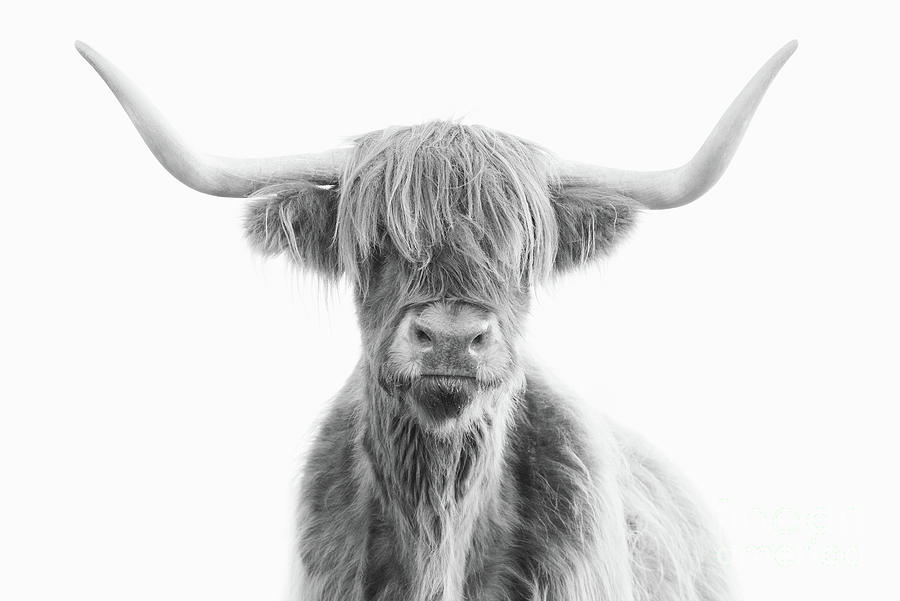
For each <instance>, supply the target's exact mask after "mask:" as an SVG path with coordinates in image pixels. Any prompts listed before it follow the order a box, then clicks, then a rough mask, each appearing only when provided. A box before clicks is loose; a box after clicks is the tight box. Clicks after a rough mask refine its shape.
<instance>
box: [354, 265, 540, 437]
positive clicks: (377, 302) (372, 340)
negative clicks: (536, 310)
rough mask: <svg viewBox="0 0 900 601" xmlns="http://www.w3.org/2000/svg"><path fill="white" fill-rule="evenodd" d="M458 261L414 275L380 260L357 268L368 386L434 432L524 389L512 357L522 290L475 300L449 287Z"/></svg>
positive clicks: (466, 290) (474, 293) (476, 294)
mask: <svg viewBox="0 0 900 601" xmlns="http://www.w3.org/2000/svg"><path fill="white" fill-rule="evenodd" d="M461 259H464V258H463V257H458V256H451V257H443V258H438V259H435V260H434V261H433V262H432V263H431V264H429V266H428V267H427V268H426V269H425V270H420V268H419V267H417V266H415V265H413V264H411V263H409V262H408V261H406V260H404V259H401V258H399V257H398V256H396V254H395V253H393V252H386V253H384V254H380V255H379V256H378V257H377V258H373V259H372V260H371V261H370V263H369V264H368V265H366V266H365V267H364V274H363V275H364V278H365V282H366V283H365V285H364V286H365V287H364V288H363V287H362V286H360V287H358V288H357V307H358V315H359V322H360V327H361V329H362V338H363V346H364V349H365V350H364V352H365V353H366V355H367V359H368V361H367V363H368V365H369V369H370V371H371V374H372V376H374V378H373V381H374V382H375V383H377V386H379V387H380V388H381V389H382V391H384V392H386V393H387V395H388V396H389V397H391V398H392V399H394V400H395V401H396V402H397V403H398V404H399V405H400V409H401V410H403V411H409V412H411V414H412V415H413V416H414V417H415V418H416V419H417V420H418V421H419V422H420V423H421V424H422V425H424V426H425V427H426V428H428V429H430V430H434V431H449V430H453V429H455V428H461V427H465V425H466V424H468V423H470V422H472V421H473V420H476V419H479V418H481V417H484V416H489V415H492V414H493V413H494V412H495V411H496V410H497V409H498V406H497V404H498V403H501V402H506V401H507V400H508V399H510V398H511V397H512V395H513V394H514V393H515V392H517V391H518V390H519V389H521V387H522V385H523V383H524V381H523V379H522V371H521V368H520V367H519V356H518V355H519V333H520V332H521V331H522V325H523V321H524V319H525V317H526V312H527V308H528V301H529V294H528V286H527V285H525V284H524V283H523V284H520V285H512V284H510V285H507V286H502V287H501V286H498V287H497V289H495V290H492V291H491V293H490V294H482V293H480V291H479V290H477V289H475V288H474V287H472V286H467V285H466V283H465V282H455V281H453V280H454V277H453V275H451V274H452V273H453V272H454V271H455V269H456V268H457V267H458V265H459V263H461V262H464V261H461Z"/></svg>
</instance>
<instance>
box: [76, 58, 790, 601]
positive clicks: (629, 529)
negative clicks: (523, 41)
mask: <svg viewBox="0 0 900 601" xmlns="http://www.w3.org/2000/svg"><path fill="white" fill-rule="evenodd" d="M77 46H78V50H79V51H80V52H81V53H82V54H83V55H84V57H85V58H86V59H87V60H88V61H89V62H90V64H91V65H92V66H93V67H94V68H95V69H96V70H97V71H98V72H99V74H100V75H101V76H102V77H103V79H104V80H105V81H106V82H107V84H108V85H109V86H110V88H111V89H112V91H113V92H114V93H115V95H116V96H117V98H118V99H119V101H120V102H121V104H122V105H123V106H124V108H125V110H126V111H127V112H128V115H129V116H130V117H131V119H132V121H133V122H134V124H135V125H136V126H137V128H138V130H139V131H140V133H141V135H142V136H143V138H144V140H145V141H146V143H147V144H148V145H149V147H150V149H151V150H152V151H153V153H154V154H155V155H156V157H157V158H158V159H159V160H160V162H161V163H162V164H163V165H164V166H165V167H166V168H167V169H168V170H169V171H170V172H171V173H172V174H173V175H174V176H175V177H177V178H178V179H179V180H181V181H182V182H184V183H185V184H187V185H189V186H191V187H193V188H195V189H197V190H199V191H201V192H206V193H209V194H215V195H219V196H232V197H249V198H251V204H250V206H249V211H248V213H247V218H246V232H247V237H248V238H249V241H250V243H251V244H252V245H253V247H255V248H256V249H258V250H259V251H260V252H262V253H263V254H266V255H278V254H282V253H284V254H286V255H287V256H288V257H290V259H292V260H293V261H294V262H296V263H297V264H298V265H300V266H302V267H304V268H306V269H310V270H313V271H315V272H317V273H319V274H321V275H322V276H323V277H325V278H327V279H329V280H338V279H340V278H346V279H347V280H349V281H350V282H351V283H352V285H353V289H354V291H355V300H356V305H357V309H358V316H359V325H360V328H361V330H362V340H363V353H362V356H361V357H360V360H359V362H358V364H357V367H356V369H355V370H354V372H353V373H352V375H351V376H350V378H349V379H348V381H347V383H346V385H345V386H344V388H343V389H342V390H341V391H340V392H339V393H338V395H337V397H336V398H335V399H334V401H333V404H332V406H331V409H330V411H329V413H328V415H327V417H326V418H325V421H324V422H323V423H322V425H321V427H320V428H319V430H318V434H317V436H316V439H315V441H314V443H313V445H312V449H311V451H310V454H309V456H308V458H307V459H306V465H305V468H304V472H303V482H302V487H301V496H300V501H299V508H300V512H299V513H300V516H299V522H298V557H299V562H298V565H299V567H298V571H299V574H298V576H299V579H300V587H299V592H300V596H301V598H302V599H306V600H310V601H313V600H315V601H326V600H329V601H353V600H364V599H365V600H379V601H403V600H410V601H439V600H440V601H451V600H462V599H466V600H469V601H500V600H509V601H518V600H548V601H550V600H559V601H588V600H590V601H597V600H605V601H631V600H646V601H650V600H672V601H674V600H683V601H684V600H686V601H690V600H698V601H699V600H719V599H725V598H728V597H729V591H728V584H727V577H726V574H725V572H726V570H725V568H724V566H723V562H722V561H721V558H720V557H719V555H718V552H719V546H718V543H717V541H716V537H715V536H714V534H713V530H712V529H711V528H710V526H709V524H708V522H707V520H706V519H705V518H704V517H703V515H702V512H701V511H700V509H698V504H697V502H696V501H695V499H694V498H692V495H691V494H690V493H689V492H688V491H687V489H686V487H685V485H684V484H683V482H682V481H681V480H680V479H679V478H678V477H676V476H675V475H674V473H673V471H672V470H671V469H670V468H669V467H667V466H666V465H665V464H664V463H663V462H662V461H661V460H660V459H659V458H658V457H657V455H656V454H655V453H654V452H653V451H652V450H651V449H649V448H648V447H647V446H646V445H645V444H643V443H642V442H640V441H639V440H637V439H636V438H635V437H634V436H632V435H629V434H628V433H626V432H625V431H624V430H623V429H622V428H620V427H618V426H613V425H611V424H609V423H607V422H604V423H603V424H600V425H597V426H596V427H594V428H587V427H586V426H585V425H584V421H583V420H582V418H581V417H579V414H578V411H577V410H576V409H575V407H574V405H573V403H572V402H571V400H570V399H569V398H567V397H566V395H564V394H563V393H561V392H559V391H558V390H556V389H555V388H554V387H553V386H551V385H549V384H548V383H547V380H546V379H545V377H544V376H542V375H541V372H540V370H539V369H538V368H537V367H536V366H534V365H532V364H530V363H529V362H528V361H527V360H526V359H524V358H523V354H522V344H521V343H522V341H521V340H520V332H522V327H523V322H524V320H525V319H526V316H527V313H528V308H529V303H530V299H531V296H532V291H533V290H534V288H535V286H538V285H539V284H540V283H541V282H542V281H545V280H546V279H547V278H548V277H551V276H553V275H556V274H560V273H563V272H566V271H568V270H571V269H573V268H576V267H578V266H582V265H585V264H589V263H591V262H592V261H594V260H596V259H597V258H598V257H601V256H604V255H606V254H607V253H609V251H610V250H611V249H612V248H613V247H614V246H615V245H616V244H617V243H618V242H619V241H620V240H621V239H622V238H623V236H625V235H626V234H627V233H628V232H629V230H630V229H631V228H632V226H633V225H634V223H635V220H636V217H637V215H638V213H639V211H640V210H641V209H645V208H649V209H660V208H669V207H674V206H678V205H681V204H685V203H687V202H690V201H692V200H694V199H695V198H697V197H699V196H700V195H701V194H703V193H704V192H705V191H706V190H708V189H709V187H710V186H712V185H713V184H714V183H715V182H716V180H717V179H718V178H719V177H720V175H721V174H722V172H723V171H724V169H725V167H726V166H727V164H728V162H729V161H730V159H731V157H732V155H733V153H734V151H735V150H736V148H737V145H738V143H739V142H740V139H741V137H742V135H743V132H744V130H745V128H746V126H747V124H748V123H749V120H750V118H751V116H752V114H753V112H754V110H755V109H756V106H757V105H758V104H759V102H760V100H761V98H762V96H763V94H764V93H765V91H766V89H767V87H768V85H769V83H770V82H771V81H772V79H773V78H774V76H775V75H776V73H777V72H778V71H779V69H780V68H781V67H782V65H783V64H784V63H785V61H786V60H787V59H788V58H789V57H790V55H791V54H792V53H793V51H794V49H795V47H796V44H795V43H791V44H788V45H787V46H785V47H784V48H782V49H781V50H780V51H779V52H778V53H776V54H775V55H774V56H773V57H772V59H771V60H770V61H769V62H768V63H766V64H765V65H764V66H763V67H762V69H761V70H760V71H759V72H758V73H757V75H756V76H755V77H754V78H753V79H752V80H751V81H750V83H749V84H748V85H747V86H746V88H745V89H744V90H743V91H742V92H741V94H740V95H739V96H738V98H737V99H736V100H735V101H734V103H733V104H732V105H731V106H730V107H729V109H728V110H727V112H726V113H725V115H724V116H723V117H722V119H721V120H720V121H719V123H718V124H717V125H716V127H715V129H714V130H713V132H712V134H711V135H710V136H709V138H708V139H707V140H706V142H705V143H704V144H703V146H702V147H701V149H700V151H699V152H698V153H697V154H696V156H695V157H694V158H693V159H692V160H691V161H690V162H688V163H687V164H685V165H684V166H682V167H680V168H678V169H673V170H670V171H659V172H643V173H642V172H629V171H620V170H613V169H606V168H601V167H594V166H590V165H580V164H574V163H570V162H566V161H562V160H559V159H557V158H555V157H554V156H553V155H551V154H550V153H548V152H545V151H544V150H542V149H541V148H539V147H538V146H536V145H534V144H532V143H529V142H526V141H524V140H522V139H519V138H517V137H515V136H511V135H507V134H504V133H500V132H497V131H494V130H491V129H488V128H484V127H480V126H474V125H464V124H459V123H451V122H446V121H434V122H430V123H425V124H423V125H417V126H412V127H395V128H389V129H385V130H381V131H376V132H373V133H370V134H367V135H363V136H361V137H359V138H357V139H356V140H354V141H353V143H352V145H351V146H350V147H348V148H344V149H339V150H334V151H330V152H326V153H321V154H315V155H301V156H293V157H280V158H275V159H256V160H244V159H232V158H224V157H215V156H210V155H204V154H199V153H196V152H194V151H192V150H191V149H190V148H189V147H188V146H187V145H185V144H184V143H183V142H182V141H181V140H180V139H179V138H178V136H177V135H176V134H175V133H174V132H173V131H172V130H171V129H170V128H169V127H168V126H167V125H166V124H165V122H164V121H163V120H162V118H161V117H160V116H159V115H158V113H157V112H156V111H155V109H154V108H153V107H152V106H151V105H150V104H149V103H148V102H147V101H146V100H145V99H144V98H143V97H142V96H141V95H140V93H139V92H138V91H137V89H136V88H135V87H134V86H133V85H132V84H131V83H130V82H129V81H128V80H127V78H125V77H124V75H122V74H121V73H120V72H119V71H118V70H117V69H116V68H115V67H114V66H112V65H111V64H110V63H109V62H107V61H106V60H105V59H104V58H103V57H101V56H100V55H99V54H97V53H96V52H95V51H93V50H92V49H90V48H89V47H87V46H85V45H83V44H80V43H79V44H78V45H77Z"/></svg>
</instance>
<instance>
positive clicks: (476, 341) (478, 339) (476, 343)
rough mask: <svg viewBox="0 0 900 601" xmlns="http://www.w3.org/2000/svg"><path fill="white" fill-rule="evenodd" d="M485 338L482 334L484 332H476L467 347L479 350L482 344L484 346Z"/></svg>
mask: <svg viewBox="0 0 900 601" xmlns="http://www.w3.org/2000/svg"><path fill="white" fill-rule="evenodd" d="M485 338H486V336H485V335H484V332H482V333H481V334H478V335H477V336H475V338H473V339H472V342H470V343H469V348H470V349H472V350H473V351H477V350H479V349H480V348H481V347H482V346H484V343H485Z"/></svg>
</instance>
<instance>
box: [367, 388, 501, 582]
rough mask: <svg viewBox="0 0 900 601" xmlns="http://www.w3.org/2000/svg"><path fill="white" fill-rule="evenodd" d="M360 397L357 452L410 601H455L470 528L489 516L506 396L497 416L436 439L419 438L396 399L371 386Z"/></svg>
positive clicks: (426, 434)
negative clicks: (391, 537)
mask: <svg viewBox="0 0 900 601" xmlns="http://www.w3.org/2000/svg"><path fill="white" fill-rule="evenodd" d="M368 394H369V395H370V398H369V399H368V401H369V402H368V403H366V409H365V415H364V419H363V422H364V428H363V432H362V435H361V436H362V438H361V446H362V448H363V450H364V452H365V456H366V457H367V459H368V462H369V467H370V469H371V475H372V479H373V481H374V489H375V490H374V491H373V494H374V495H375V497H376V499H375V500H376V503H377V506H378V507H379V508H380V511H381V512H382V513H383V515H384V518H385V519H386V520H387V521H388V522H389V523H390V524H391V525H392V528H391V529H392V531H393V532H394V533H395V537H396V539H397V541H396V542H397V545H398V549H397V551H398V554H399V555H400V556H402V557H403V559H404V562H405V563H406V564H408V568H409V570H408V573H409V574H410V576H411V577H412V578H413V580H415V582H414V583H413V587H414V588H415V589H418V590H417V591H414V592H416V593H417V595H416V596H415V598H421V599H451V598H460V596H461V591H462V586H463V580H464V574H465V561H466V557H467V555H468V550H469V547H470V546H471V544H472V539H473V532H474V530H475V525H476V524H477V523H478V522H479V520H485V519H489V516H490V513H491V512H492V511H495V510H496V500H497V495H498V488H499V485H500V474H501V465H502V461H503V448H504V443H505V439H506V432H507V423H508V419H509V415H510V413H511V411H512V408H513V407H514V406H515V403H514V400H513V398H512V394H511V393H507V394H509V396H510V398H509V399H502V398H497V399H494V400H495V401H496V402H495V405H496V407H497V408H498V409H500V411H498V412H496V413H495V414H492V415H485V416H482V417H481V418H479V419H477V420H475V422H474V423H472V424H471V427H469V428H466V429H465V430H464V431H461V432H453V433H450V434H446V435H442V436H438V435H435V434H433V433H429V432H427V431H425V430H423V429H422V427H421V426H420V425H419V423H418V421H417V420H416V418H415V417H413V416H412V415H411V414H410V412H408V411H407V410H406V409H407V408H405V407H403V405H402V403H403V402H405V401H404V400H403V399H402V398H397V397H393V396H391V395H390V394H388V393H386V392H385V391H384V389H383V388H381V387H380V386H378V385H377V384H374V385H372V386H369V390H368ZM495 394H500V393H495Z"/></svg>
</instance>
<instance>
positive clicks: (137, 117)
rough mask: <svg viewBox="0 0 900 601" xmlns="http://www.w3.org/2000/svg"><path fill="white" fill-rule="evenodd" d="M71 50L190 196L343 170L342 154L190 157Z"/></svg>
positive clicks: (146, 104)
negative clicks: (109, 92)
mask: <svg viewBox="0 0 900 601" xmlns="http://www.w3.org/2000/svg"><path fill="white" fill-rule="evenodd" d="M75 48H76V49H77V50H78V52H79V53H81V56H83V57H84V58H85V60H87V62H88V63H90V65H91V66H92V67H93V68H94V69H95V70H96V71H97V73H99V74H100V77H102V78H103V81H105V82H106V85H108V86H109V89H110V90H112V92H113V94H115V96H116V98H117V99H118V101H119V103H120V104H121V105H122V108H124V109H125V112H126V113H128V117H129V118H131V122H132V123H134V126H135V127H136V128H137V130H138V132H139V133H140V134H141V137H142V138H143V139H144V142H145V143H146V144H147V146H148V147H149V148H150V150H151V151H152V152H153V154H154V156H156V159H157V160H158V161H159V162H160V163H161V164H162V166H163V167H165V168H166V169H167V170H168V171H169V173H171V174H172V175H174V176H175V177H176V178H178V180H180V181H181V182H182V183H184V184H186V185H188V186H190V187H191V188H193V189H195V190H198V191H200V192H204V193H206V194H212V195H213V196H227V197H245V196H249V195H250V194H253V193H254V192H256V191H257V190H259V189H260V188H262V187H264V186H267V185H269V184H274V183H279V182H285V181H296V180H306V181H310V182H313V183H321V184H328V183H334V182H335V181H336V180H337V178H338V176H339V175H340V173H341V170H342V169H343V165H344V162H345V160H346V156H347V152H348V150H347V149H337V150H333V151H330V152H324V153H320V154H305V155H295V156H282V157H272V158H259V159H238V158H231V157H222V156H215V155H209V154H203V153H198V152H195V151H194V150H192V149H191V148H190V147H189V146H188V145H187V144H186V143H185V142H184V141H183V140H182V139H181V137H180V136H179V135H178V133H177V132H176V131H175V130H174V129H172V127H171V126H169V125H168V124H167V123H166V120H165V119H164V118H163V117H162V115H161V114H160V113H159V111H158V110H157V109H156V107H154V106H153V104H152V103H151V102H150V101H149V100H147V98H146V97H145V96H144V94H143V93H141V91H140V89H138V87H137V86H136V85H135V84H134V83H132V82H131V80H129V79H128V77H126V76H125V74H124V73H122V72H121V71H120V70H119V69H118V68H116V66H115V65H113V64H112V63H110V62H109V61H108V60H106V59H105V58H104V57H103V56H102V55H100V53H98V52H97V51H96V50H94V49H93V48H91V47H90V46H88V45H87V44H85V43H83V42H75Z"/></svg>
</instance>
